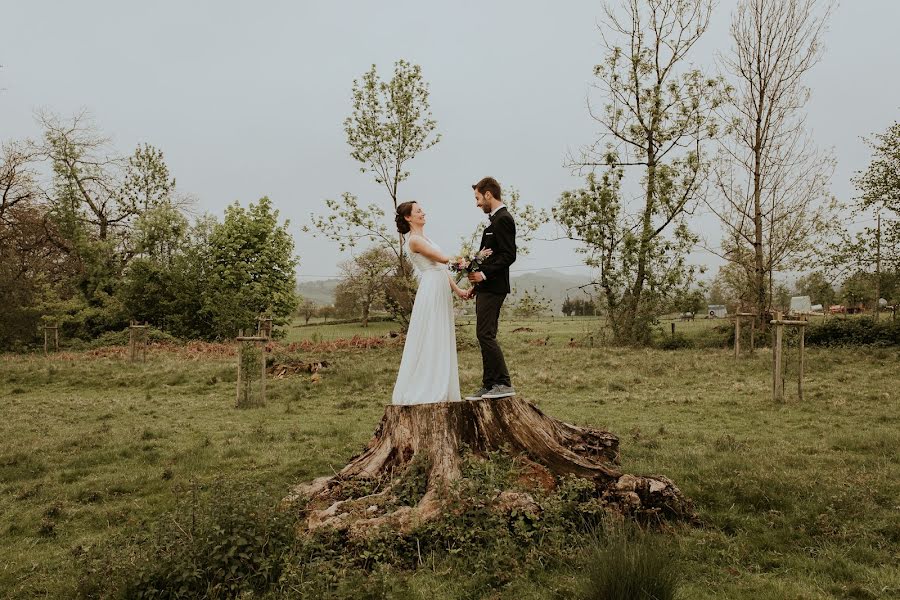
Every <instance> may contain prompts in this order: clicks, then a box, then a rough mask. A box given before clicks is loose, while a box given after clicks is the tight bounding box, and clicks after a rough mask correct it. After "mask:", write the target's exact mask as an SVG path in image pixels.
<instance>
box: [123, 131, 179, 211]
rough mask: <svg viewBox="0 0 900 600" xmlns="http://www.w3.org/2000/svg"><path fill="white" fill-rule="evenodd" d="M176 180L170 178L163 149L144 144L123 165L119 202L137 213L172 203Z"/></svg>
mask: <svg viewBox="0 0 900 600" xmlns="http://www.w3.org/2000/svg"><path fill="white" fill-rule="evenodd" d="M174 192H175V178H170V176H169V167H168V166H167V165H166V162H165V158H164V157H163V153H162V150H160V149H158V148H155V147H153V146H151V145H150V144H143V145H141V146H138V147H137V149H135V151H134V154H132V155H131V157H129V158H128V161H127V162H126V164H125V173H124V181H123V182H122V192H121V194H122V201H123V204H124V205H125V206H127V207H128V208H129V210H131V211H132V212H133V213H135V214H138V213H141V212H144V211H147V210H149V209H152V208H154V207H157V206H160V205H163V204H172V203H173V201H174V197H173V196H174Z"/></svg>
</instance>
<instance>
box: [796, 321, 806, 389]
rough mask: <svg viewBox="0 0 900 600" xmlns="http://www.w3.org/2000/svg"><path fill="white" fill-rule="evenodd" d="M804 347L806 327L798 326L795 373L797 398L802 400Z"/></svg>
mask: <svg viewBox="0 0 900 600" xmlns="http://www.w3.org/2000/svg"><path fill="white" fill-rule="evenodd" d="M805 345H806V326H805V325H801V326H800V368H799V369H798V371H797V396H798V397H799V398H800V400H803V349H804V346H805Z"/></svg>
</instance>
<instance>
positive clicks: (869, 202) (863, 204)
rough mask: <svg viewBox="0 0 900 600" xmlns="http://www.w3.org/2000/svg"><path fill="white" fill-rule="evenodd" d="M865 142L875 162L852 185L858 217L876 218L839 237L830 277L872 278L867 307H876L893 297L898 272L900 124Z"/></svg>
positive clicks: (856, 287) (833, 248) (831, 258)
mask: <svg viewBox="0 0 900 600" xmlns="http://www.w3.org/2000/svg"><path fill="white" fill-rule="evenodd" d="M866 142H867V143H868V145H869V146H870V147H871V148H872V150H873V153H872V161H871V162H870V163H869V166H868V167H867V168H866V170H865V171H863V172H862V173H860V174H858V176H857V177H856V178H854V180H853V181H854V183H855V184H856V187H857V189H859V191H860V196H859V198H858V199H857V202H856V209H857V211H858V212H859V213H862V214H867V213H868V214H873V213H874V214H873V217H874V218H873V219H872V222H871V223H870V224H869V225H867V226H865V227H863V228H862V229H861V230H859V231H856V232H851V231H849V230H848V229H844V230H843V231H841V232H840V233H839V234H838V236H836V239H835V241H833V242H832V244H831V246H830V248H829V272H830V275H832V276H833V277H840V276H841V275H845V274H847V273H851V274H852V275H851V277H860V273H861V272H871V273H873V275H872V282H873V285H872V289H871V294H872V295H871V298H870V299H866V302H870V301H872V302H874V301H875V300H876V299H877V298H885V297H888V298H890V297H892V296H893V294H894V292H893V286H892V282H893V281H894V280H895V278H896V276H897V273H898V272H900V200H898V199H900V150H898V148H900V123H898V122H895V123H893V124H892V125H891V126H890V127H888V129H887V130H886V131H885V132H884V133H879V134H876V135H875V137H874V139H869V140H866ZM852 288H853V289H854V290H861V289H862V286H859V285H853V286H852ZM855 293H856V292H853V294H854V295H855ZM893 299H894V300H900V299H898V298H893Z"/></svg>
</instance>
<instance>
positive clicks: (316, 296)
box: [297, 269, 596, 314]
mask: <svg viewBox="0 0 900 600" xmlns="http://www.w3.org/2000/svg"><path fill="white" fill-rule="evenodd" d="M589 282H590V278H589V277H588V276H587V275H571V274H568V273H562V272H560V271H554V270H552V269H548V270H546V271H535V272H533V273H522V274H521V275H514V276H513V277H512V280H511V283H512V287H513V293H512V295H511V296H510V298H509V300H508V302H515V301H516V299H517V298H518V296H519V295H521V293H522V292H524V291H525V290H528V291H533V290H537V293H538V295H540V296H543V297H544V298H546V299H547V300H550V308H551V309H552V310H553V312H554V313H556V314H560V313H561V308H562V303H563V300H565V299H566V295H567V294H568V295H569V296H570V297H572V298H576V297H578V295H579V294H581V295H582V297H584V295H583V292H581V291H579V290H577V289H571V288H577V287H578V286H580V285H584V284H586V283H589ZM337 284H338V280H337V279H324V280H321V281H307V282H303V283H301V284H299V285H298V286H297V292H298V293H299V294H300V295H301V296H303V297H304V298H309V299H310V300H312V301H313V302H315V303H316V304H319V305H323V304H334V290H335V288H336V287H337ZM595 294H596V292H595Z"/></svg>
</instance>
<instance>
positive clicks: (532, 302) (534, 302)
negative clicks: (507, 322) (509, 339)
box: [512, 289, 550, 318]
mask: <svg viewBox="0 0 900 600" xmlns="http://www.w3.org/2000/svg"><path fill="white" fill-rule="evenodd" d="M512 312H513V314H514V315H515V316H517V317H522V318H533V317H540V316H542V315H545V314H547V313H548V312H550V301H549V300H547V299H546V298H545V297H544V296H542V295H541V294H540V292H538V291H537V289H534V290H531V291H529V290H525V291H524V292H523V293H522V295H521V296H519V298H518V299H517V300H516V301H515V303H514V304H513V306H512Z"/></svg>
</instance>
